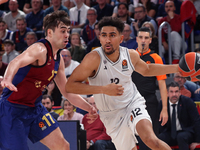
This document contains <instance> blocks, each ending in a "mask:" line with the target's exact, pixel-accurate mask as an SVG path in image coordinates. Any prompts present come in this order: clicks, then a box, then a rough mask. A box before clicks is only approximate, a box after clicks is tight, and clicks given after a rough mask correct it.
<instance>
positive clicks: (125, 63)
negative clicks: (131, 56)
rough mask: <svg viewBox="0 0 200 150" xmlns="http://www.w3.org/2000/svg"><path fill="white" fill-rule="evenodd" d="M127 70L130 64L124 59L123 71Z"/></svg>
mask: <svg viewBox="0 0 200 150" xmlns="http://www.w3.org/2000/svg"><path fill="white" fill-rule="evenodd" d="M127 68H128V63H127V60H126V59H124V60H123V61H122V69H127Z"/></svg>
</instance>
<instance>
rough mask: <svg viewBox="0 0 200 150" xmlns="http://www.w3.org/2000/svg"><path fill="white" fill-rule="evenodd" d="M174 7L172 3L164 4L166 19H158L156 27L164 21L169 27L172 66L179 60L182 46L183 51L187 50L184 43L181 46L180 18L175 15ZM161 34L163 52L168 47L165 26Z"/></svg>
mask: <svg viewBox="0 0 200 150" xmlns="http://www.w3.org/2000/svg"><path fill="white" fill-rule="evenodd" d="M175 10H176V8H175V6H174V2H173V1H167V2H166V3H165V12H166V13H167V16H166V17H163V18H162V19H160V21H159V23H158V25H159V26H160V25H161V24H162V23H163V22H164V21H166V22H168V23H169V24H170V27H171V33H170V38H171V43H172V45H171V46H172V47H171V48H172V59H173V61H172V64H177V63H178V62H179V59H180V55H181V51H182V48H183V46H184V48H185V50H186V49H187V44H186V42H184V45H183V44H182V37H181V35H180V32H181V17H180V15H177V14H175ZM162 32H163V34H162V44H163V47H164V49H165V51H168V50H169V47H168V41H167V40H168V37H167V33H168V29H167V26H165V27H164V28H163V31H162Z"/></svg>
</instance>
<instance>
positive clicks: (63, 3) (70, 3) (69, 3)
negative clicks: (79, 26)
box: [62, 0, 75, 9]
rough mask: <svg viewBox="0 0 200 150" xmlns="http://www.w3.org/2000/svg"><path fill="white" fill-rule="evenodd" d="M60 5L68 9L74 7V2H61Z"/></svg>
mask: <svg viewBox="0 0 200 150" xmlns="http://www.w3.org/2000/svg"><path fill="white" fill-rule="evenodd" d="M62 5H63V6H65V7H67V8H68V9H70V8H72V7H74V6H75V4H74V0H62Z"/></svg>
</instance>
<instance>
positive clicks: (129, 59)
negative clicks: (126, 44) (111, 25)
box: [126, 48, 135, 71]
mask: <svg viewBox="0 0 200 150" xmlns="http://www.w3.org/2000/svg"><path fill="white" fill-rule="evenodd" d="M126 53H127V56H128V61H129V63H130V65H131V67H132V69H133V71H135V67H134V66H133V64H132V62H131V58H130V54H129V51H128V48H126Z"/></svg>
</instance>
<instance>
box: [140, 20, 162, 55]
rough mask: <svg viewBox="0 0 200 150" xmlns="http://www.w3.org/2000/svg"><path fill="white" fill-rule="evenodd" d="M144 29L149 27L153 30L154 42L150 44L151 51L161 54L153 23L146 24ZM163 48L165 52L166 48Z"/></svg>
mask: <svg viewBox="0 0 200 150" xmlns="http://www.w3.org/2000/svg"><path fill="white" fill-rule="evenodd" d="M142 27H147V28H149V29H150V30H151V33H152V40H151V43H150V44H149V49H151V50H152V51H154V52H155V53H157V54H159V51H158V37H157V36H156V34H155V29H154V27H153V24H152V23H151V22H148V21H147V22H144V23H143V25H142ZM161 48H162V51H164V48H163V47H161Z"/></svg>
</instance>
